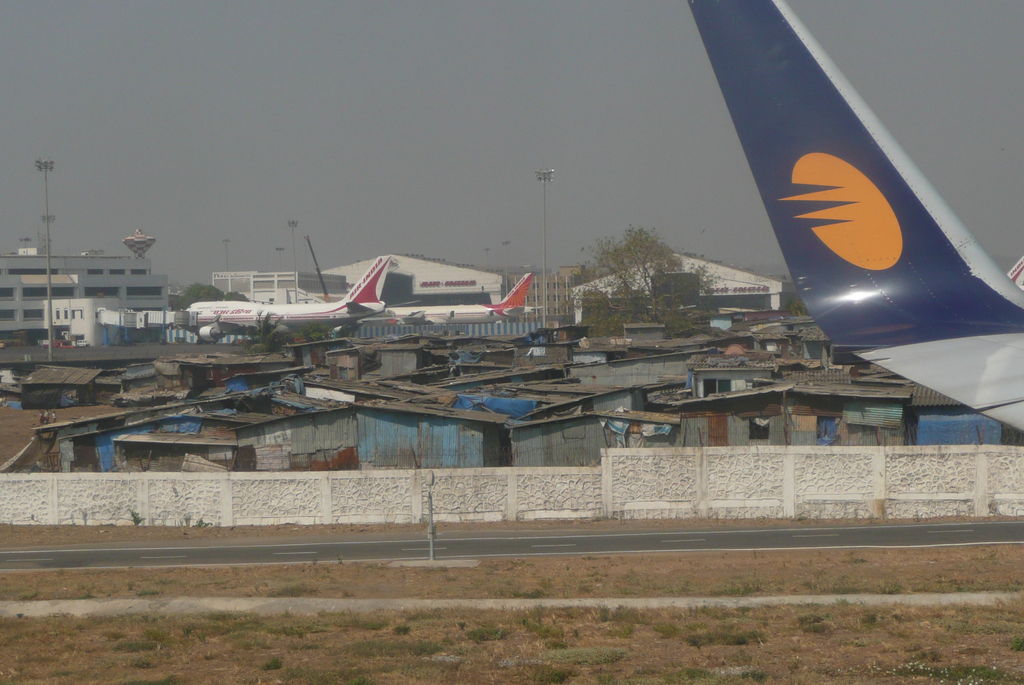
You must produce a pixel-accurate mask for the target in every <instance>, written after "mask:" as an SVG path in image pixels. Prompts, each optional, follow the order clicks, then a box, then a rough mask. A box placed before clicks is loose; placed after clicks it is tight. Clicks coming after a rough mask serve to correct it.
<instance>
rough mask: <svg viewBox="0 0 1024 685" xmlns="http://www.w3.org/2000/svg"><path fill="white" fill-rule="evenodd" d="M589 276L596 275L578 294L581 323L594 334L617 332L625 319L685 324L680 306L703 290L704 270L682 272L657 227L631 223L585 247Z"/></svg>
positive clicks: (708, 280) (680, 326)
mask: <svg viewBox="0 0 1024 685" xmlns="http://www.w3.org/2000/svg"><path fill="white" fill-rule="evenodd" d="M588 252H589V254H590V261H589V262H588V264H587V265H586V268H585V276H586V277H587V278H588V280H589V279H600V281H599V282H598V283H596V284H595V287H593V288H591V289H590V290H589V291H587V292H585V293H584V295H583V297H582V305H583V312H584V323H586V324H588V325H591V326H592V327H593V328H592V332H593V333H594V334H595V335H602V334H604V335H609V334H612V333H613V332H618V333H621V331H622V328H621V326H622V324H623V323H625V322H630V321H636V322H656V323H665V324H666V325H670V326H671V327H672V328H674V329H685V328H688V327H689V326H688V325H687V324H686V320H687V317H686V316H685V315H683V314H681V313H680V312H681V308H682V307H683V306H684V305H686V304H692V303H693V302H695V301H696V296H697V295H699V294H701V293H704V292H706V291H707V290H708V289H709V288H710V286H711V285H712V282H713V279H712V278H711V276H710V275H709V274H708V272H707V270H706V269H703V268H701V269H696V270H693V271H690V272H684V271H683V263H682V260H681V259H680V258H679V256H678V255H677V254H676V253H675V251H674V250H672V248H671V247H669V245H668V244H667V243H666V242H665V241H664V239H663V238H662V237H661V236H660V235H659V234H658V232H657V230H656V229H653V228H644V227H642V226H630V227H629V228H627V229H626V231H625V232H624V233H623V234H622V236H620V237H617V238H601V239H600V240H598V241H596V242H595V243H594V244H593V245H592V246H591V247H590V248H589V249H588Z"/></svg>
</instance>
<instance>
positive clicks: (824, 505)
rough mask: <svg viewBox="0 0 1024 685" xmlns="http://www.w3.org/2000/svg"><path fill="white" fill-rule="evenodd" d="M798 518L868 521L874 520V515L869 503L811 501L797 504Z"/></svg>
mask: <svg viewBox="0 0 1024 685" xmlns="http://www.w3.org/2000/svg"><path fill="white" fill-rule="evenodd" d="M796 516H797V518H806V519H867V518H872V513H871V507H870V506H868V503H867V502H850V501H842V500H838V501H837V500H833V501H829V500H810V501H803V502H797V504H796Z"/></svg>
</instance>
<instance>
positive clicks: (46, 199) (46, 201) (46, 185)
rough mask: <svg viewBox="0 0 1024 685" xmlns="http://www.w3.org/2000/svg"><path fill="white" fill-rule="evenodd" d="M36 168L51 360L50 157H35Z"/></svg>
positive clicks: (47, 339)
mask: <svg viewBox="0 0 1024 685" xmlns="http://www.w3.org/2000/svg"><path fill="white" fill-rule="evenodd" d="M36 170H38V171H42V172H43V211H45V212H46V214H44V215H43V222H44V223H45V224H46V361H50V362H52V361H53V275H52V273H51V269H50V252H51V250H50V224H52V223H53V218H54V217H53V215H52V214H50V181H49V175H50V172H51V171H53V160H52V159H37V160H36Z"/></svg>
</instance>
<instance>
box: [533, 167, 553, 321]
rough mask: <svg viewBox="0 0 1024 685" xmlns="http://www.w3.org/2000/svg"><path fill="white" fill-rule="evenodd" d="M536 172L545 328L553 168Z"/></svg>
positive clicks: (546, 319) (542, 319)
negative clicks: (542, 244) (539, 195)
mask: <svg viewBox="0 0 1024 685" xmlns="http://www.w3.org/2000/svg"><path fill="white" fill-rule="evenodd" d="M536 173H537V180H538V181H540V187H541V196H542V200H541V202H542V205H541V206H542V210H541V211H542V214H541V216H542V219H541V225H542V227H543V228H542V233H543V236H544V249H543V252H544V263H543V267H542V270H543V272H544V273H542V274H541V278H542V279H543V281H542V282H543V287H542V290H543V292H542V295H541V296H542V297H543V298H544V302H543V304H542V305H541V306H542V307H543V309H541V324H540V325H541V328H547V327H548V184H549V183H551V182H552V181H553V180H555V170H554V169H538V170H537V172H536Z"/></svg>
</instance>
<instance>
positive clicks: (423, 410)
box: [353, 402, 508, 423]
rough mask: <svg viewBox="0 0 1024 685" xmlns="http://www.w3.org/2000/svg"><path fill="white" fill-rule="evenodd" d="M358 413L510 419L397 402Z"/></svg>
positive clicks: (487, 420)
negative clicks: (381, 412) (375, 412)
mask: <svg viewBox="0 0 1024 685" xmlns="http://www.w3.org/2000/svg"><path fill="white" fill-rule="evenodd" d="M353 406H355V407H357V411H358V410H361V409H364V408H365V409H376V410H380V411H395V412H400V413H404V414H427V415H430V416H444V417H446V418H451V419H458V420H461V421H481V422H484V423H505V420H506V419H507V418H508V417H507V416H505V415H504V414H489V413H487V412H483V411H470V410H463V409H451V408H448V407H441V406H429V407H428V406H424V405H421V404H399V403H395V402H374V403H373V404H358V405H353Z"/></svg>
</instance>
